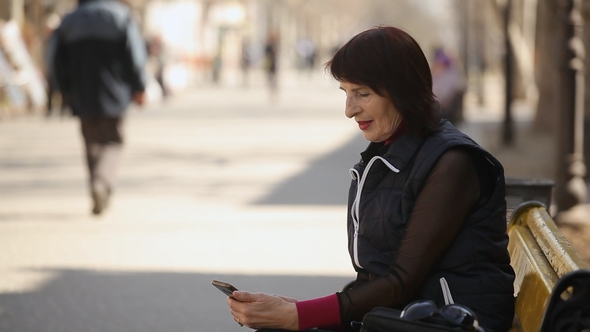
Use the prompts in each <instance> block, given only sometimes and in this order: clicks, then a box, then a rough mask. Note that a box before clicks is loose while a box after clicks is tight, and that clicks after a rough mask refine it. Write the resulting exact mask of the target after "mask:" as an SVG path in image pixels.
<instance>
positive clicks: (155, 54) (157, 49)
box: [148, 35, 170, 99]
mask: <svg viewBox="0 0 590 332" xmlns="http://www.w3.org/2000/svg"><path fill="white" fill-rule="evenodd" d="M148 54H149V56H150V58H151V59H152V60H153V62H154V77H155V78H156V82H158V84H159V85H160V89H161V90H162V98H164V99H166V98H168V96H169V95H170V90H169V89H168V85H167V84H166V80H165V78H164V71H165V69H166V49H165V46H164V41H163V40H162V37H160V36H159V35H155V36H153V37H152V38H151V39H150V41H149V43H148Z"/></svg>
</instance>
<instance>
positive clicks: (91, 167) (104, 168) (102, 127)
mask: <svg viewBox="0 0 590 332" xmlns="http://www.w3.org/2000/svg"><path fill="white" fill-rule="evenodd" d="M80 122H81V129H82V136H83V137H84V143H85V148H86V161H87V166H88V172H89V184H90V194H91V195H92V199H93V202H94V207H93V209H92V212H93V213H94V214H100V213H101V212H102V211H103V210H104V209H105V208H106V206H107V205H108V201H109V198H110V195H111V193H112V191H113V185H114V181H115V173H116V170H117V165H118V164H119V160H120V159H121V152H122V149H123V131H122V129H123V117H119V118H109V117H93V118H84V119H80Z"/></svg>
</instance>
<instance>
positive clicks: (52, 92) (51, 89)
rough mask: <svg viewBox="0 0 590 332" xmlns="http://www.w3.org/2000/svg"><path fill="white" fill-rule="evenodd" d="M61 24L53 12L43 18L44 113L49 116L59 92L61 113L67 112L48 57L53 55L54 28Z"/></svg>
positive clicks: (50, 59)
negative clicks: (45, 98) (45, 89)
mask: <svg viewBox="0 0 590 332" xmlns="http://www.w3.org/2000/svg"><path fill="white" fill-rule="evenodd" d="M60 24H61V18H60V17H59V15H58V14H57V13H55V12H53V11H52V12H50V13H49V14H48V15H47V17H46V19H45V26H44V31H43V35H44V39H45V40H44V41H45V47H44V50H45V54H44V59H43V60H44V65H45V68H44V70H45V79H46V82H47V109H46V113H45V115H47V116H48V117H49V116H51V113H53V106H54V105H53V101H54V99H55V97H56V95H57V94H58V93H59V94H60V99H61V107H60V109H61V112H60V113H61V115H62V116H63V115H66V113H67V112H68V107H67V105H66V103H65V101H64V99H63V97H61V93H60V90H59V86H58V84H57V79H56V78H55V74H54V73H53V70H52V68H51V67H52V66H51V63H52V62H53V59H52V58H50V56H51V57H52V56H54V55H55V52H54V50H53V49H51V48H53V47H56V43H55V41H54V40H53V39H55V34H54V32H55V29H57V27H59V25H60Z"/></svg>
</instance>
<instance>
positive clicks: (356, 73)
mask: <svg viewBox="0 0 590 332" xmlns="http://www.w3.org/2000/svg"><path fill="white" fill-rule="evenodd" d="M325 68H326V70H329V71H330V73H331V74H332V76H333V77H334V78H335V79H336V80H338V81H340V82H348V83H353V84H358V85H365V86H368V87H369V88H371V89H372V90H373V91H375V93H377V94H379V95H380V96H383V97H389V98H391V101H392V102H393V105H394V106H395V107H396V108H397V110H398V111H399V112H400V113H401V115H402V116H403V117H404V119H405V121H406V125H407V126H408V130H409V131H410V132H412V133H414V134H416V135H419V136H426V135H428V134H429V133H431V132H433V131H435V130H436V128H437V127H438V124H439V121H440V112H439V107H438V102H437V101H436V99H435V97H434V95H433V93H432V75H431V74H430V66H429V65H428V61H427V60H426V57H425V56H424V53H423V52H422V49H421V48H420V46H419V45H418V43H417V42H416V41H415V40H414V38H412V37H411V36H410V35H409V34H407V33H406V32H404V31H402V30H400V29H398V28H394V27H391V26H377V27H374V28H371V29H369V30H366V31H364V32H361V33H359V34H358V35H356V36H355V37H353V38H352V39H351V40H350V41H348V42H347V43H346V44H345V45H344V46H342V47H341V48H340V49H339V50H338V51H337V52H336V54H335V55H334V57H333V58H332V60H330V61H328V62H327V63H326V67H325Z"/></svg>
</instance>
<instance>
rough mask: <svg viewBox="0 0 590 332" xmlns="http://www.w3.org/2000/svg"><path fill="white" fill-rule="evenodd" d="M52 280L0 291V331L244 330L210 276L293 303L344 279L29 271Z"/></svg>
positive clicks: (337, 285) (319, 293) (334, 286)
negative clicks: (25, 289)
mask: <svg viewBox="0 0 590 332" xmlns="http://www.w3.org/2000/svg"><path fill="white" fill-rule="evenodd" d="M23 272H32V273H40V274H50V275H53V276H54V277H53V278H51V279H50V280H48V281H47V282H45V283H43V284H42V286H40V287H39V288H38V289H35V290H34V291H31V292H21V293H4V294H0V331H5V332H13V331H20V332H29V331H30V332H33V331H60V332H79V331H85V332H93V331H100V332H120V331H125V332H135V331H137V332H139V331H142V332H144V331H154V332H155V331H175V332H182V331H187V332H188V331H191V332H194V331H208V332H214V331H224V332H228V331H241V332H243V331H244V330H243V329H240V327H239V326H238V325H237V324H236V323H235V322H234V321H233V320H232V318H231V315H230V313H229V308H228V307H227V304H226V301H225V295H223V294H222V293H221V292H220V291H219V290H217V289H216V288H214V287H213V286H211V280H212V279H219V280H223V281H227V282H230V283H232V284H234V285H235V286H236V287H238V288H239V289H244V290H248V291H253V292H264V293H270V294H281V295H285V296H290V297H294V298H297V299H306V298H313V297H318V296H323V295H327V294H331V293H334V292H336V291H338V290H340V288H341V287H342V286H343V285H345V284H346V283H347V282H348V281H350V280H349V279H348V278H346V277H310V276H268V275H266V276H265V275H257V276H253V275H227V274H201V273H168V272H113V271H88V270H32V271H23Z"/></svg>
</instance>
